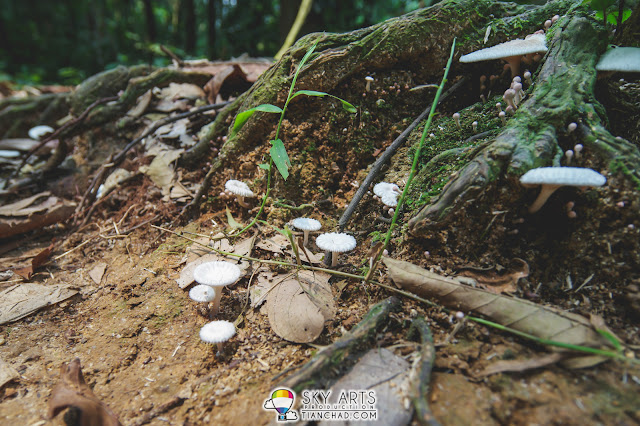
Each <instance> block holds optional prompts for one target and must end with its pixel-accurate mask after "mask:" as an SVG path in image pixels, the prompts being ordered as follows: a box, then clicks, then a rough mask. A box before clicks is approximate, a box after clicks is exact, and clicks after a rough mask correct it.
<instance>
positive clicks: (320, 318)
mask: <svg viewBox="0 0 640 426" xmlns="http://www.w3.org/2000/svg"><path fill="white" fill-rule="evenodd" d="M329 278H330V276H329V275H328V274H325V273H321V272H312V271H299V272H298V273H297V276H296V274H295V273H294V274H291V275H290V276H288V277H287V278H285V279H284V280H283V281H282V282H280V283H276V285H275V286H276V287H275V288H274V289H273V290H271V291H270V292H269V295H268V296H267V311H268V315H269V323H270V324H271V328H272V329H273V331H274V332H275V333H276V334H277V335H278V336H280V337H282V338H283V339H285V340H288V341H290V342H296V343H308V342H313V341H314V340H315V339H317V338H318V336H320V333H322V329H323V328H324V323H325V321H327V320H330V319H332V318H333V317H334V315H335V312H336V306H335V302H334V300H333V294H332V292H331V286H330V285H329Z"/></svg>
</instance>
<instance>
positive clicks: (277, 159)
mask: <svg viewBox="0 0 640 426" xmlns="http://www.w3.org/2000/svg"><path fill="white" fill-rule="evenodd" d="M271 145H273V146H272V147H271V149H270V150H269V154H271V158H272V159H273V162H274V163H275V165H276V167H277V168H278V171H279V172H280V174H281V175H282V177H283V178H284V180H287V178H288V177H289V167H291V161H289V156H288V155H287V150H286V149H285V147H284V143H282V140H280V139H276V140H274V141H271Z"/></svg>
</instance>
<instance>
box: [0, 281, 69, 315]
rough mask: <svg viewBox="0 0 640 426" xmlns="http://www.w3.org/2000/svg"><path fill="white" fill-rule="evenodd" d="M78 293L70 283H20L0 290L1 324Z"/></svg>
mask: <svg viewBox="0 0 640 426" xmlns="http://www.w3.org/2000/svg"><path fill="white" fill-rule="evenodd" d="M77 293H78V290H77V289H76V288H75V287H72V286H70V285H68V284H48V285H42V284H35V283H20V284H16V285H14V286H11V287H8V288H6V289H4V290H2V291H0V325H2V324H5V323H8V322H11V321H17V320H19V319H21V318H24V317H26V316H28V315H31V314H33V313H35V312H37V311H38V310H40V309H42V308H44V307H47V306H51V305H55V304H56V303H59V302H62V301H63V300H66V299H68V298H70V297H71V296H73V295H75V294H77Z"/></svg>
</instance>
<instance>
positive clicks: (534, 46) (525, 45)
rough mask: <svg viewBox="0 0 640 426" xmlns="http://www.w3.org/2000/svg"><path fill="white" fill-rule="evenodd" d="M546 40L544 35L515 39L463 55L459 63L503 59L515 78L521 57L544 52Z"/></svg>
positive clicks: (518, 70)
mask: <svg viewBox="0 0 640 426" xmlns="http://www.w3.org/2000/svg"><path fill="white" fill-rule="evenodd" d="M547 50H548V49H547V46H546V40H545V36H544V34H531V35H529V36H527V37H526V38H525V39H524V40H523V39H516V40H511V41H507V42H505V43H501V44H498V45H495V46H493V47H487V48H486V49H481V50H477V51H475V52H471V53H469V54H467V55H464V56H462V57H461V58H460V62H463V63H470V62H480V61H489V60H492V59H503V60H505V61H507V64H509V68H510V69H511V77H515V76H516V75H518V74H519V73H520V61H521V59H522V56H523V55H528V54H531V53H540V52H542V53H544V52H546V51H547Z"/></svg>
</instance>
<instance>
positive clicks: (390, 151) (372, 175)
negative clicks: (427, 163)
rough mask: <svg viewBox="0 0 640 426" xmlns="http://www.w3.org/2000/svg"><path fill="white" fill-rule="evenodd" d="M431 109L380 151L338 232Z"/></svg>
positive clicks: (459, 82)
mask: <svg viewBox="0 0 640 426" xmlns="http://www.w3.org/2000/svg"><path fill="white" fill-rule="evenodd" d="M464 81H465V79H464V78H461V79H460V80H458V81H457V82H456V83H455V84H454V85H453V86H451V87H450V88H449V90H447V91H446V92H445V93H444V94H443V95H442V96H440V100H439V101H438V104H439V103H440V102H442V101H444V100H445V99H446V98H447V96H449V95H451V93H453V92H454V91H455V90H456V89H457V88H458V87H460V86H461V85H462V83H464ZM436 105H437V104H436ZM431 109H432V105H429V107H428V108H427V109H425V110H424V111H423V112H422V113H421V114H420V115H419V116H418V118H416V119H415V120H413V123H411V124H410V125H409V127H407V128H406V129H405V130H404V131H403V132H402V133H400V136H398V137H397V138H396V139H395V140H394V141H393V142H392V143H391V145H389V147H388V148H387V149H386V150H385V151H384V152H383V153H382V155H381V156H380V157H379V158H378V159H377V160H376V162H375V163H374V164H373V167H371V170H370V171H369V174H368V175H367V177H366V178H365V179H364V181H363V182H362V185H360V188H358V190H357V191H356V194H355V195H354V196H353V199H352V200H351V202H350V203H349V205H348V206H347V209H346V210H345V211H344V213H343V214H342V217H340V220H339V221H338V229H339V230H340V232H342V231H343V230H344V228H345V226H347V223H348V222H349V219H350V218H351V215H353V213H354V212H355V211H356V208H357V207H358V204H359V203H360V200H362V197H364V194H365V193H366V192H367V191H368V190H369V186H370V185H371V184H372V183H373V181H374V180H375V179H376V177H377V176H378V173H380V170H381V169H382V167H383V166H384V165H385V164H386V163H387V162H389V160H391V157H393V155H394V154H395V153H396V151H397V150H398V148H400V147H401V146H402V145H403V144H404V142H405V141H406V140H407V138H408V137H409V135H410V134H411V132H412V131H413V130H414V129H415V128H416V127H417V126H418V124H420V122H421V121H422V120H424V119H425V118H426V117H427V116H428V115H429V112H430V111H431Z"/></svg>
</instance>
